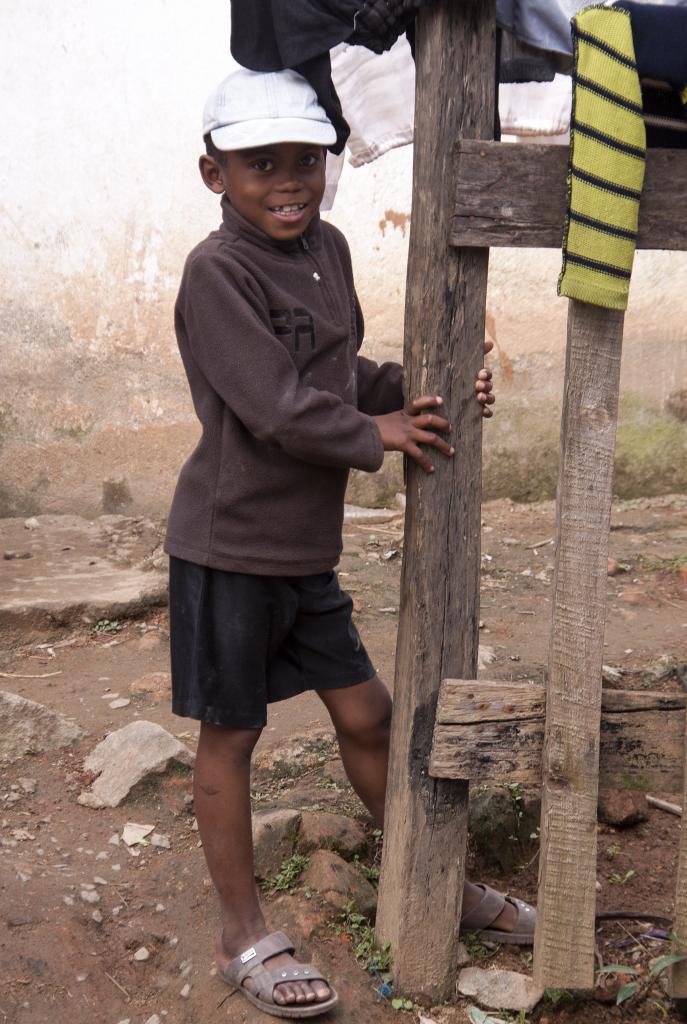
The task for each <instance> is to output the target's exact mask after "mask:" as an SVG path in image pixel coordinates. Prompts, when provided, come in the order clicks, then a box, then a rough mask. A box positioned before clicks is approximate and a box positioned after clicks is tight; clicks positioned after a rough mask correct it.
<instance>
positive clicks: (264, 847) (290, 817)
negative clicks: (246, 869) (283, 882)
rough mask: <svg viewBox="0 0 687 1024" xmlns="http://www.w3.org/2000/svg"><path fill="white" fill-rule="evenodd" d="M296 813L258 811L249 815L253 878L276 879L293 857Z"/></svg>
mask: <svg viewBox="0 0 687 1024" xmlns="http://www.w3.org/2000/svg"><path fill="white" fill-rule="evenodd" d="M300 820H301V815H300V811H293V810H287V809H284V810H278V811H258V812H257V813H255V814H254V815H253V861H254V866H255V877H256V878H271V877H272V876H273V875H276V873H277V871H279V868H280V867H281V864H282V861H284V860H286V858H287V857H290V856H291V855H292V854H293V851H294V848H295V845H296V833H297V832H298V826H299V824H300Z"/></svg>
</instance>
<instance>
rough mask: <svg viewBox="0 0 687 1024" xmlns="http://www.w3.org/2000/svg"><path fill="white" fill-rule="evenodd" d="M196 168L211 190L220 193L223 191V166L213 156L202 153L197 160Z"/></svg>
mask: <svg viewBox="0 0 687 1024" xmlns="http://www.w3.org/2000/svg"><path fill="white" fill-rule="evenodd" d="M198 170H199V171H200V176H201V178H202V179H203V181H204V183H205V185H206V186H207V187H208V188H209V189H210V191H211V192H215V193H216V194H217V195H221V194H222V193H223V192H224V191H225V186H224V175H223V168H222V166H221V165H220V164H219V163H218V162H217V161H216V160H215V158H214V157H212V156H208V155H207V153H203V155H202V156H201V157H200V159H199V160H198Z"/></svg>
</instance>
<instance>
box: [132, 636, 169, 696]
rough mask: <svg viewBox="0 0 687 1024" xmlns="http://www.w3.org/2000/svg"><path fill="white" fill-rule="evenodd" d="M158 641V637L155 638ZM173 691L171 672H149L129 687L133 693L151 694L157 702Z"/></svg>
mask: <svg viewBox="0 0 687 1024" xmlns="http://www.w3.org/2000/svg"><path fill="white" fill-rule="evenodd" d="M154 639H155V642H156V643H157V642H158V640H157V637H155V638H154ZM171 692H172V676H171V673H169V672H149V673H148V674H147V675H145V676H141V677H140V679H135V680H134V681H133V683H132V684H131V685H130V687H129V693H132V694H141V693H143V694H150V696H151V697H152V698H153V700H154V701H155V703H156V704H159V703H160V701H161V700H162V698H163V697H167V696H169V694H170V693H171Z"/></svg>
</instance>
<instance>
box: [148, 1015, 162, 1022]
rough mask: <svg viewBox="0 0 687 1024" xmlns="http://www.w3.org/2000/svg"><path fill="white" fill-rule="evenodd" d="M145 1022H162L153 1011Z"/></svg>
mask: <svg viewBox="0 0 687 1024" xmlns="http://www.w3.org/2000/svg"><path fill="white" fill-rule="evenodd" d="M146 1024H162V1021H161V1020H160V1018H159V1017H158V1015H157V1014H156V1013H154V1014H153V1016H152V1017H148V1020H147V1021H146Z"/></svg>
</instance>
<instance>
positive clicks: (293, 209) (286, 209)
mask: <svg viewBox="0 0 687 1024" xmlns="http://www.w3.org/2000/svg"><path fill="white" fill-rule="evenodd" d="M303 208H304V204H303V203H298V204H297V205H296V206H275V207H274V210H275V212H276V213H298V211H299V210H302V209H303Z"/></svg>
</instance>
